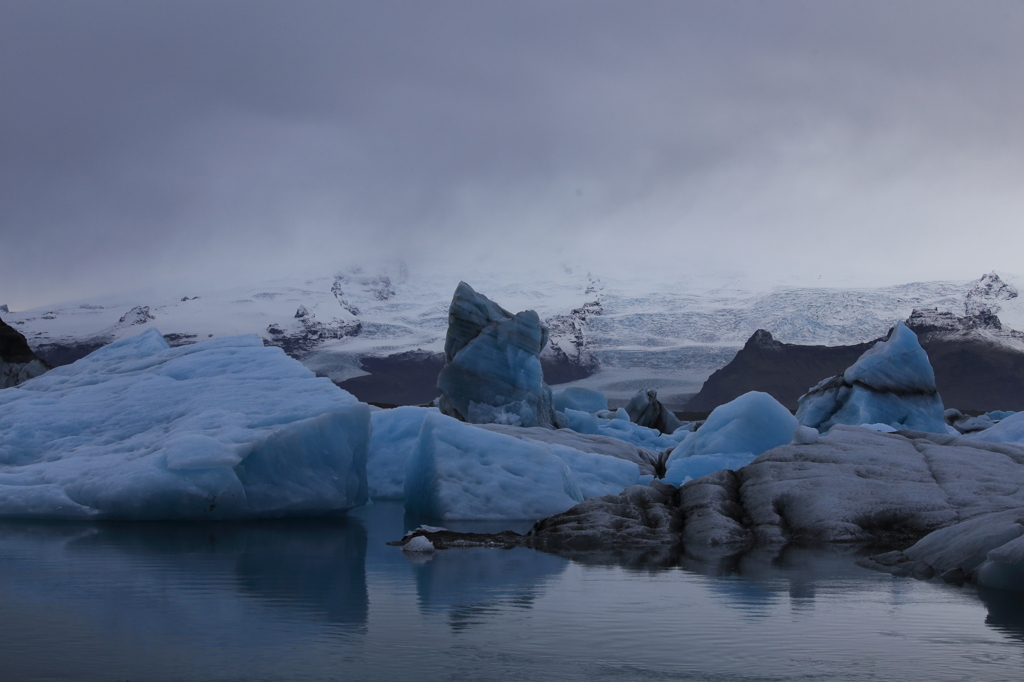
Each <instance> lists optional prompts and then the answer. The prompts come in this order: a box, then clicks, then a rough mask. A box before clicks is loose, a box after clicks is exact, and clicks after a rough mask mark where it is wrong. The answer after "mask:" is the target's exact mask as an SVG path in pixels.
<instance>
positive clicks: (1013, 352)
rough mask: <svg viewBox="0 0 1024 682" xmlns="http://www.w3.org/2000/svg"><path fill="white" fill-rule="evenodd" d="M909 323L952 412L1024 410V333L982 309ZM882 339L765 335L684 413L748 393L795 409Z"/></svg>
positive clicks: (925, 313) (922, 314)
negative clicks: (832, 342)
mask: <svg viewBox="0 0 1024 682" xmlns="http://www.w3.org/2000/svg"><path fill="white" fill-rule="evenodd" d="M1015 293H1016V292H1014V295H1015ZM906 325H907V327H909V328H910V329H911V330H913V331H914V333H916V334H917V336H918V340H919V341H920V343H921V346H922V347H923V348H924V349H925V351H926V352H927V353H928V358H929V360H930V361H931V364H932V368H933V369H934V370H935V383H936V386H937V387H938V390H939V394H940V395H941V396H942V399H943V402H944V404H945V405H946V406H947V407H955V408H957V409H960V410H963V411H978V412H984V411H989V410H1015V411H1019V410H1024V333H1021V332H1018V331H1014V330H1011V329H1006V328H1004V327H1003V326H1002V323H1001V322H1000V320H999V317H998V316H997V315H996V314H995V313H993V312H992V311H991V310H990V309H984V308H983V309H978V310H976V312H974V313H972V314H968V315H965V316H963V317H960V316H957V315H955V314H953V313H950V312H940V311H938V310H936V309H933V308H926V309H921V310H914V311H913V312H912V313H911V315H910V317H909V318H908V319H907V321H906ZM880 340H881V339H874V340H872V341H868V342H866V343H859V344H855V345H850V346H804V345H799V344H788V343H780V342H779V341H776V340H775V339H774V338H772V335H771V334H770V333H769V332H767V331H765V330H763V329H759V330H757V331H756V332H755V333H754V335H753V336H751V337H750V339H749V340H748V341H747V343H746V345H745V346H744V347H743V348H742V349H741V350H740V351H739V352H738V353H737V354H736V357H735V358H733V360H732V361H731V362H730V363H729V364H728V365H726V366H725V367H723V368H721V369H719V370H718V371H716V372H715V373H714V374H712V375H711V376H710V377H709V378H708V380H707V381H706V382H705V383H704V386H703V387H702V388H701V390H700V392H699V393H698V394H697V395H695V396H694V397H693V398H692V399H691V400H690V402H689V403H688V404H687V406H686V408H687V410H690V411H708V410H712V409H714V408H715V407H717V406H718V405H721V404H723V403H726V402H729V401H730V400H733V399H734V398H737V397H739V396H740V395H742V394H744V393H746V392H748V391H764V392H765V393H768V394H770V395H772V396H773V397H774V398H775V399H776V400H778V401H779V402H781V403H782V404H783V405H785V406H786V407H788V408H790V409H796V407H797V400H798V399H799V398H800V396H801V395H803V394H804V393H806V392H807V390H808V389H809V388H811V387H812V386H814V385H816V384H817V383H818V382H819V381H821V380H822V379H826V378H828V377H830V376H834V375H837V374H841V373H842V372H843V371H844V370H845V369H846V368H847V367H849V366H850V365H852V364H853V363H854V362H855V361H856V360H857V358H859V357H860V356H861V354H862V353H864V351H866V350H867V349H869V348H870V347H871V346H873V345H874V344H875V343H876V342H877V341H880Z"/></svg>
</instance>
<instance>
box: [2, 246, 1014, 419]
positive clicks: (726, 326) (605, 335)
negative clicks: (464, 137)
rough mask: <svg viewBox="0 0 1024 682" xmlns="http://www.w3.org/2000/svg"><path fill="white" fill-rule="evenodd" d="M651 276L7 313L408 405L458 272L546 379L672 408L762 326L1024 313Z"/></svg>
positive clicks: (486, 280) (1000, 289)
mask: <svg viewBox="0 0 1024 682" xmlns="http://www.w3.org/2000/svg"><path fill="white" fill-rule="evenodd" d="M658 276H660V275H659V274H658V273H642V274H639V275H637V276H635V277H634V278H631V279H627V278H621V277H620V278H614V277H605V276H600V277H599V276H596V275H593V274H592V273H588V272H586V271H585V270H584V271H580V270H573V269H572V268H569V267H564V268H558V269H555V270H538V271H536V272H527V271H520V272H517V273H515V274H509V273H507V272H495V271H485V272H475V273H474V272H472V271H467V270H466V269H465V268H463V269H462V270H460V271H458V272H452V273H444V274H436V273H429V272H410V271H409V269H408V268H405V267H402V266H401V265H398V266H389V267H382V268H379V269H377V270H372V271H371V270H369V269H354V270H348V271H344V272H340V273H329V274H325V275H323V276H315V277H308V278H301V279H279V280H270V281H263V282H256V283H255V284H251V285H246V286H236V287H232V288H225V289H209V290H195V289H193V288H191V287H183V288H182V289H180V290H177V291H170V292H163V293H152V292H150V293H144V294H123V295H118V296H107V297H102V298H95V299H89V300H82V301H75V302H72V303H65V304H61V305H54V306H47V307H43V308H37V309H34V310H27V311H18V312H14V313H10V314H9V315H5V318H6V319H8V321H9V322H10V324H11V325H12V326H14V327H15V328H16V329H18V330H19V331H20V332H21V333H23V334H24V335H25V337H26V338H27V340H28V343H29V345H30V346H31V347H32V349H33V350H35V352H36V353H37V354H39V355H40V357H43V358H45V359H48V360H49V361H50V362H51V363H52V364H54V365H59V364H65V363H67V362H70V361H72V360H74V359H75V358H76V357H81V356H82V355H84V354H86V353H88V352H90V351H91V350H94V349H96V348H98V347H100V346H102V345H103V344H105V343H109V342H110V341H113V340H115V339H118V338H123V337H125V336H130V335H134V334H137V333H139V332H140V331H143V330H144V329H147V328H149V327H151V326H153V327H156V328H158V329H159V330H160V331H161V332H162V333H163V334H164V335H165V337H166V338H167V339H168V341H169V342H170V343H171V344H172V345H180V344H186V343H194V342H196V341H199V340H201V339H206V338H210V337H216V336H225V335H234V334H244V333H254V334H258V335H259V336H260V337H261V338H262V339H263V340H264V343H267V344H269V345H277V346H280V347H281V348H283V349H284V350H285V351H286V352H287V353H289V354H290V355H292V356H293V357H295V358H297V359H299V360H301V361H302V362H303V363H304V364H306V366H307V367H309V368H310V369H312V370H314V371H315V372H317V373H318V374H321V375H323V376H328V377H330V378H331V379H333V380H334V381H335V382H338V383H341V384H343V385H345V386H346V388H350V389H351V390H353V391H354V392H355V393H356V395H357V396H359V397H361V398H363V399H364V400H367V399H369V400H376V401H379V402H394V403H398V402H414V403H415V402H423V401H422V400H421V398H422V397H423V396H424V395H425V394H426V393H428V392H430V391H431V390H432V388H431V386H432V380H431V378H430V376H429V374H430V372H432V371H433V370H432V369H431V360H430V359H429V358H430V356H431V355H432V354H436V353H440V352H441V350H442V348H443V345H444V336H445V331H446V329H447V324H448V304H449V302H450V301H451V296H452V292H454V290H455V286H456V285H457V284H458V282H459V280H460V279H464V280H466V281H467V282H468V283H470V284H471V285H472V286H473V287H474V288H475V289H476V290H478V291H480V292H482V293H484V294H485V295H487V296H488V297H489V298H491V299H493V300H495V301H497V302H498V303H500V304H501V305H502V307H504V308H506V309H508V310H511V311H520V310H527V309H532V310H536V311H537V312H538V313H539V314H540V316H541V319H542V320H544V322H545V323H546V324H547V325H548V326H549V327H550V329H551V337H550V342H549V344H548V347H547V349H546V350H545V352H544V355H543V357H542V360H543V361H544V368H545V377H546V380H547V381H548V382H549V383H551V384H559V383H563V382H572V384H573V385H579V386H586V387H589V388H594V389H597V390H601V391H603V392H605V393H606V394H607V395H608V396H609V398H610V399H611V400H612V403H613V404H623V403H624V401H625V400H627V399H628V398H629V397H631V396H632V395H633V394H634V393H636V391H638V390H640V389H641V388H656V389H658V396H659V399H661V400H663V401H664V402H665V404H666V405H668V406H669V407H671V408H673V409H680V408H682V406H683V405H684V404H685V402H686V401H687V400H688V399H689V398H690V397H691V396H692V395H693V394H694V393H697V391H698V390H700V388H701V385H702V384H703V383H704V382H705V380H706V379H707V378H708V377H709V376H710V375H711V373H712V372H714V371H715V370H716V369H719V368H721V367H723V366H724V365H726V364H727V363H729V361H730V360H732V359H733V357H734V356H735V355H736V353H737V351H739V350H740V348H741V347H742V346H743V344H744V342H745V341H746V340H747V339H748V338H749V337H750V336H751V334H753V333H754V332H755V331H756V330H757V329H766V330H769V331H770V332H771V333H772V336H773V337H774V339H776V340H778V341H779V342H782V343H788V344H802V345H824V346H842V345H852V344H857V343H861V342H864V341H865V340H867V339H873V338H878V337H880V336H882V335H883V334H885V333H886V331H887V330H888V329H889V328H890V327H891V326H892V324H893V322H894V321H896V320H899V319H905V318H906V317H907V316H908V315H910V313H911V312H912V311H913V310H914V309H915V308H917V309H922V308H926V307H927V308H936V309H937V310H940V311H945V312H953V313H956V314H957V315H963V314H964V313H965V312H966V309H967V307H968V305H969V304H970V306H974V307H978V306H980V307H981V308H984V309H991V310H995V311H996V312H998V314H999V316H1000V318H1001V319H1002V320H1003V322H1004V323H1005V324H1006V325H1007V326H1010V327H1015V326H1022V325H1024V302H1022V299H1021V298H1019V297H1017V296H1015V293H1016V290H1015V289H1014V288H1013V286H1012V283H1011V282H1010V281H1008V280H1006V279H1004V278H1000V276H998V275H995V274H990V275H986V276H985V277H983V278H981V279H979V280H975V281H973V282H956V281H952V282H951V281H940V282H916V283H909V284H903V285H898V286H891V287H881V288H873V289H872V288H856V289H853V288H851V289H836V288H820V287H794V286H776V285H772V284H770V283H769V284H763V283H750V282H745V281H738V280H723V281H702V280H688V279H686V278H685V277H681V278H668V279H664V280H663V281H659V280H657V279H654V278H655V277H658ZM357 378H359V381H356V379H357ZM349 382H352V383H349ZM804 388H806V387H804Z"/></svg>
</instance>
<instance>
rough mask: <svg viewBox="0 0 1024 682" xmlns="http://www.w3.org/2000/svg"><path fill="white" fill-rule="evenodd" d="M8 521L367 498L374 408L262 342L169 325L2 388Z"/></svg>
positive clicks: (250, 513) (220, 511)
mask: <svg viewBox="0 0 1024 682" xmlns="http://www.w3.org/2000/svg"><path fill="white" fill-rule="evenodd" d="M0 433H3V434H4V439H3V442H2V443H0V516H5V517H38V518H69V519H72V518H122V519H171V518H204V519H206V518H210V519H220V518H249V517H277V516H296V515H313V514H322V513H334V512H339V511H344V510H346V509H349V508H351V507H355V506H359V505H361V504H364V503H365V501H366V497H367V487H366V468H365V467H366V464H365V462H366V451H367V446H368V443H369V438H370V413H369V410H368V409H367V407H366V405H363V404H360V403H358V402H357V401H356V399H355V398H354V397H352V396H351V395H349V394H348V393H346V392H345V391H342V390H341V389H339V388H337V387H336V386H335V385H334V384H332V383H331V381H330V380H328V379H323V378H317V377H315V376H314V375H313V373H312V372H310V371H309V370H308V369H306V368H305V367H303V366H302V365H301V364H300V363H298V362H297V361H295V360H292V359H291V358H289V357H287V356H286V355H285V354H284V353H283V352H282V351H281V350H280V349H277V348H266V347H264V346H263V343H262V342H261V341H260V339H259V338H258V337H256V336H240V337H228V338H223V339H216V340H211V341H206V342H203V343H199V344H195V345H191V346H182V347H179V348H169V347H168V344H167V342H166V341H165V340H164V338H163V337H162V336H161V335H160V333H159V332H158V331H157V330H155V329H149V330H147V331H145V332H143V333H142V334H139V335H138V336H135V337H131V338H127V339H123V340H121V341H118V342H115V343H113V344H111V345H108V346H105V347H104V348H101V349H100V350H98V351H96V352H94V353H92V354H91V355H89V356H87V357H85V358H83V359H82V360H79V361H78V362H76V363H74V364H71V365H67V366H64V367H59V368H57V369H55V370H51V371H50V372H47V373H46V374H44V375H42V376H40V377H38V378H36V379H33V380H31V381H28V382H26V383H25V384H22V385H21V386H19V387H17V388H12V389H7V390H4V391H0Z"/></svg>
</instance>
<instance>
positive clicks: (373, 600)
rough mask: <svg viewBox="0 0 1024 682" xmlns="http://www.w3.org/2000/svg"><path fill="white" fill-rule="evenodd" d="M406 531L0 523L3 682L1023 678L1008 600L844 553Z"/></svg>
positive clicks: (398, 526) (356, 525)
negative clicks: (434, 539)
mask: <svg viewBox="0 0 1024 682" xmlns="http://www.w3.org/2000/svg"><path fill="white" fill-rule="evenodd" d="M422 521H423V520H422V519H413V518H410V517H407V516H406V515H405V514H404V510H403V509H402V507H401V505H400V504H390V505H389V504H378V505H373V506H370V507H368V508H365V509H361V510H357V511H356V512H354V513H353V514H352V515H351V516H350V517H349V518H347V519H336V520H324V521H288V522H273V523H251V524H229V523H218V524H184V523H179V524H162V523H134V524H131V523H123V524H113V523H111V524H40V523H10V522H9V523H2V524H0V679H2V680H4V682H8V681H12V682H17V681H19V680H42V679H71V680H116V679H131V680H208V679H217V680H264V679H265V680H280V679H342V680H346V681H347V680H360V679H367V680H372V679H395V678H401V677H415V678H416V679H455V680H459V679H497V678H500V677H513V678H516V679H524V680H530V679H543V680H550V679H556V680H557V679H565V680H570V679H572V680H576V679H587V680H593V679H614V680H629V679H638V680H639V679H645V680H646V679H651V678H658V679H684V680H697V679H715V680H741V679H743V680H745V679H768V680H781V679H787V680H788V679H807V680H818V679H842V680H875V679H892V678H895V677H906V678H908V679H930V680H947V679H948V680H959V679H982V680H985V679H992V680H997V679H1013V678H1015V677H1016V676H1017V674H1018V672H1017V671H1019V669H1020V665H1021V663H1022V662H1024V595H1017V594H1011V593H1005V592H1000V591H995V590H984V589H982V590H975V589H973V588H970V587H967V588H955V587H951V586H947V585H943V584H940V583H920V582H916V581H913V580H906V579H902V580H901V579H893V578H891V577H889V576H888V575H885V574H880V573H874V572H870V571H866V570H864V569H861V568H859V567H857V566H856V564H855V563H854V559H855V558H856V550H855V549H852V548H831V549H827V550H809V549H800V548H788V549H786V550H784V551H781V552H769V551H758V552H749V553H745V554H730V553H728V552H714V551H709V550H704V551H701V552H695V551H690V552H681V553H680V552H676V553H672V552H656V553H653V554H652V553H647V554H645V555H623V554H619V555H593V554H591V555H576V556H572V557H571V558H566V557H561V556H555V555H552V554H545V553H541V552H534V551H531V550H526V549H521V548H520V549H513V550H497V549H481V548H478V549H467V550H449V551H444V552H437V553H436V554H434V555H433V556H426V557H409V556H406V555H404V554H403V553H402V552H401V551H400V550H399V549H398V548H396V547H389V546H387V545H386V544H385V542H387V541H388V540H393V539H396V538H398V537H400V536H401V535H402V533H403V532H404V531H405V530H408V529H410V528H412V527H415V526H416V525H419V523H421V522H422ZM455 529H457V530H480V528H469V527H461V526H460V527H458V528H455ZM515 530H519V531H522V530H525V528H515Z"/></svg>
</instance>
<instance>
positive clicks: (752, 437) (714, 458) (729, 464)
mask: <svg viewBox="0 0 1024 682" xmlns="http://www.w3.org/2000/svg"><path fill="white" fill-rule="evenodd" d="M797 426H798V424H797V421H796V418H795V417H794V416H793V415H792V414H790V412H789V410H787V409H786V408H785V407H784V406H783V405H782V404H781V403H780V402H779V401H777V400H776V399H775V398H773V397H771V396H770V395H768V394H767V393H761V392H759V391H751V392H750V393H744V394H743V395H741V396H740V397H739V398H736V399H735V400H733V401H731V402H728V403H726V404H725V405H719V406H718V407H716V408H715V409H714V411H712V413H711V414H710V415H708V418H707V421H705V422H704V424H703V425H702V426H701V427H700V428H699V429H697V430H696V431H694V432H693V433H690V434H688V435H687V436H686V437H685V438H684V439H683V441H682V443H680V444H679V446H678V447H676V449H675V450H673V451H672V454H671V455H669V458H668V463H667V470H666V473H665V477H664V481H665V482H666V483H671V484H672V485H680V484H681V483H683V482H685V481H686V480H687V477H690V478H697V477H698V476H703V475H705V474H708V473H711V472H712V471H717V470H719V469H737V468H739V467H742V466H745V465H746V464H749V463H750V462H751V461H752V460H753V459H754V458H755V457H757V456H758V455H760V454H761V453H762V452H765V451H766V450H770V449H772V448H774V447H776V446H779V445H784V444H786V443H789V442H790V441H791V440H792V439H793V433H794V431H795V430H796V428H797ZM694 457H700V459H698V460H695V461H694V462H692V463H688V462H687V461H686V460H688V459H690V458H694ZM719 465H720V466H719Z"/></svg>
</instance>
